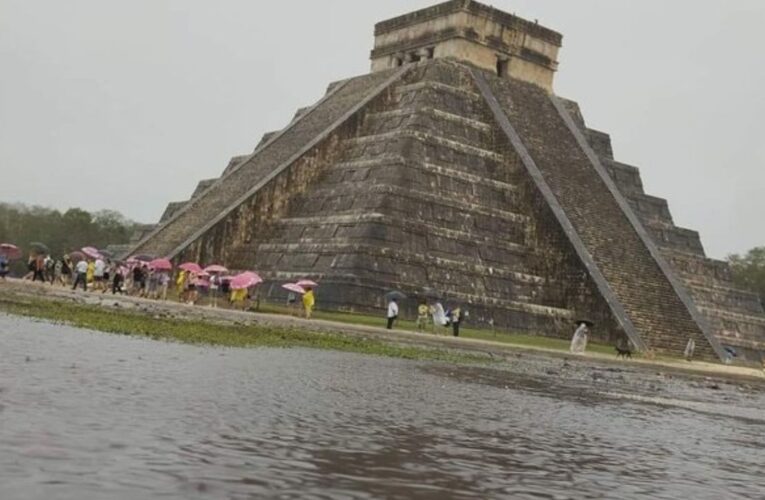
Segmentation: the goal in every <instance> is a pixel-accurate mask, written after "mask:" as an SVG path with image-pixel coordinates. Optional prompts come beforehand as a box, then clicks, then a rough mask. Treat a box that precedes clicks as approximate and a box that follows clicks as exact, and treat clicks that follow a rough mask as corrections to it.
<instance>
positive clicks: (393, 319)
mask: <svg viewBox="0 0 765 500" xmlns="http://www.w3.org/2000/svg"><path fill="white" fill-rule="evenodd" d="M397 318H398V316H393V317H392V318H388V330H393V323H395V321H396V319H397Z"/></svg>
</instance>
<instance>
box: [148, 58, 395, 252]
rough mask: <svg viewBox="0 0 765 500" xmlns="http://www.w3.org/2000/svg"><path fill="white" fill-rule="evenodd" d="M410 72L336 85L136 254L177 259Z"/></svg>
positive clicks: (356, 79) (155, 233) (360, 79)
mask: <svg viewBox="0 0 765 500" xmlns="http://www.w3.org/2000/svg"><path fill="white" fill-rule="evenodd" d="M406 71H407V70H406V69H404V70H395V71H389V72H379V73H374V74H371V75H366V76H362V77H358V78H354V79H351V80H348V81H346V82H345V83H343V84H341V85H338V86H336V87H335V88H334V89H333V91H332V92H330V93H329V94H327V95H326V96H325V97H324V98H322V100H321V101H319V103H317V104H316V105H315V106H314V107H313V108H312V109H311V110H310V111H308V112H306V113H305V114H304V115H302V116H301V118H299V119H298V120H295V121H293V122H292V123H291V124H290V125H289V126H288V127H287V128H285V129H284V130H283V131H281V132H280V133H279V135H277V136H276V137H274V138H273V139H272V140H271V141H270V142H269V143H268V144H266V145H265V146H264V147H262V148H260V149H258V150H257V152H256V153H255V154H253V155H252V156H251V157H250V158H249V159H248V160H245V161H244V162H242V163H241V164H239V165H237V166H236V167H235V168H233V169H232V170H230V171H229V172H228V173H227V174H226V175H225V176H223V177H222V178H221V179H219V180H218V182H216V183H215V184H214V185H213V186H212V187H211V188H210V189H208V190H207V191H205V193H204V194H203V195H201V196H199V197H197V198H195V199H194V200H192V203H189V204H187V205H186V206H185V207H184V208H183V209H182V210H180V211H179V212H178V213H176V214H175V215H174V216H173V217H171V218H170V219H169V220H168V221H166V222H165V223H164V224H162V225H161V226H160V228H158V230H156V231H155V232H153V233H152V234H151V235H150V236H149V237H148V238H146V239H144V240H143V241H142V242H141V243H139V244H138V245H137V246H136V248H135V249H134V253H147V254H154V255H158V256H166V257H175V256H176V255H178V254H179V253H180V252H182V251H183V250H184V249H185V248H187V247H189V246H190V245H191V244H192V243H194V242H195V241H196V240H197V239H198V238H200V237H201V236H202V235H204V234H205V233H206V232H208V231H210V230H211V229H212V228H213V227H214V226H215V225H216V224H218V223H219V222H220V221H222V220H223V219H224V218H225V217H226V216H227V215H229V214H230V213H231V212H232V211H233V210H235V209H236V208H237V207H238V206H240V204H241V203H243V202H244V201H246V200H247V199H249V198H250V197H251V196H253V195H254V193H255V192H257V191H258V190H259V189H261V188H262V186H263V185H265V184H266V183H268V182H269V181H270V180H272V179H273V178H274V176H277V175H278V174H279V173H281V172H282V171H283V170H284V169H286V168H287V167H288V166H289V165H290V164H291V163H292V162H294V161H295V160H296V159H297V158H299V157H300V156H301V155H303V154H305V153H306V152H307V151H308V150H309V149H310V148H311V147H315V146H316V144H318V142H319V141H320V140H322V138H323V137H326V136H327V135H328V134H329V133H331V131H332V130H334V128H335V127H337V126H339V122H338V121H339V120H340V121H343V122H344V121H345V120H347V119H349V118H350V117H351V116H353V114H354V113H356V112H357V111H358V109H360V107H361V106H364V105H365V104H366V103H367V102H368V101H369V100H370V99H371V98H372V97H374V96H376V95H378V94H379V92H382V90H383V88H382V87H383V86H384V87H385V88H387V87H389V86H390V85H392V84H393V82H394V81H396V80H398V79H399V78H401V77H402V76H403V75H404V74H405V72H406Z"/></svg>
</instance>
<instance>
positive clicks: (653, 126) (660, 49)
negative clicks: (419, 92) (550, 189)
mask: <svg viewBox="0 0 765 500" xmlns="http://www.w3.org/2000/svg"><path fill="white" fill-rule="evenodd" d="M433 3H435V2H434V1H431V0H386V1H360V0H322V1H309V0H281V1H278V2H264V1H254V0H220V1H215V2H212V1H202V0H129V1H126V0H122V1H116V0H68V1H61V0H48V1H42V0H0V174H1V175H0V201H6V202H25V203H29V204H39V205H45V206H52V207H56V208H62V209H63V208H68V207H72V206H79V207H82V208H85V209H88V210H97V209H102V208H111V209H116V210H119V211H120V212H122V213H124V214H125V215H127V216H128V217H130V218H133V219H135V220H138V221H142V222H153V221H156V219H157V218H158V217H159V215H160V214H161V212H162V211H163V209H164V207H165V205H166V203H167V202H168V201H172V200H183V199H185V198H187V197H188V196H189V195H190V193H191V191H192V190H193V189H194V187H195V185H196V183H197V181H198V180H200V179H203V178H209V177H215V176H217V175H219V174H220V173H221V171H222V169H223V168H224V167H225V166H226V164H227V163H228V160H229V158H230V157H231V156H235V155H238V154H244V153H248V152H251V151H252V149H253V148H254V146H255V144H256V143H257V142H258V140H259V138H260V136H261V135H262V134H263V133H264V132H266V131H269V130H275V129H279V128H282V127H283V126H284V125H285V124H286V123H287V122H288V121H289V120H290V118H291V117H292V115H293V113H294V111H295V110H296V109H297V108H299V107H302V106H305V105H307V104H310V103H312V102H314V101H316V100H317V99H318V98H319V97H321V95H322V94H323V93H324V90H325V88H326V86H327V84H328V83H329V82H330V81H334V80H338V79H342V78H346V77H350V76H354V75H357V74H362V73H366V72H367V71H368V67H369V63H368V57H369V50H370V49H371V47H372V28H373V25H374V23H375V22H376V21H379V20H382V19H385V18H388V17H392V16H395V15H399V14H403V13H405V12H407V11H410V10H414V9H416V8H421V7H425V6H428V5H431V4H433ZM491 3H493V4H494V5H495V6H496V7H498V8H501V9H503V10H507V11H511V12H515V13H516V14H518V15H520V16H523V17H526V18H528V19H538V20H539V22H540V23H541V24H544V25H545V26H548V27H550V28H553V29H556V30H558V31H560V32H562V33H563V35H564V42H563V44H564V47H563V50H562V52H561V54H560V71H559V73H558V75H557V77H556V78H557V79H556V84H555V89H556V93H557V94H559V95H561V96H564V97H568V98H571V99H574V100H576V101H578V102H579V103H580V104H581V106H582V110H583V112H584V115H585V118H586V120H587V121H588V124H589V125H590V126H591V127H593V128H597V129H601V130H604V131H607V132H609V133H610V134H611V135H612V139H613V143H614V149H615V153H616V156H617V159H618V160H620V161H623V162H625V163H630V164H633V165H637V166H639V167H641V169H642V174H643V180H644V183H645V187H646V190H647V191H648V192H649V193H650V194H653V195H656V196H661V197H665V198H668V199H669V201H670V208H671V209H672V211H673V214H674V216H675V220H676V222H677V223H678V224H679V225H681V226H685V227H690V228H693V229H697V230H700V231H701V234H702V239H703V242H704V244H705V246H706V248H707V251H708V253H709V254H710V255H712V256H715V257H724V256H725V255H726V254H727V253H730V252H742V251H746V250H748V249H749V248H751V247H754V246H758V245H765V229H764V226H763V221H762V217H763V214H765V196H763V194H764V192H765V119H763V118H764V117H765V99H764V98H763V95H764V92H765V60H764V59H765V57H764V56H763V53H764V50H765V29H763V26H765V1H762V0H672V1H667V0H635V1H630V0H576V1H574V0H493V2H491Z"/></svg>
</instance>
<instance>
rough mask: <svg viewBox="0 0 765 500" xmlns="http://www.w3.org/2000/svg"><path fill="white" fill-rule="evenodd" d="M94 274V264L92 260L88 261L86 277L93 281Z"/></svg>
mask: <svg viewBox="0 0 765 500" xmlns="http://www.w3.org/2000/svg"><path fill="white" fill-rule="evenodd" d="M94 274H96V264H95V262H93V261H90V262H88V272H87V274H86V278H87V280H88V281H93V275H94Z"/></svg>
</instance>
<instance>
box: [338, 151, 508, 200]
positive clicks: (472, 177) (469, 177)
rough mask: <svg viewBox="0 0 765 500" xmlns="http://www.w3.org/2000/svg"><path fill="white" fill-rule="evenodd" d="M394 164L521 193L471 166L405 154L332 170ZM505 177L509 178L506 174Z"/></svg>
mask: <svg viewBox="0 0 765 500" xmlns="http://www.w3.org/2000/svg"><path fill="white" fill-rule="evenodd" d="M394 165H406V166H408V167H409V168H412V169H420V170H424V171H426V172H428V173H431V174H434V175H438V176H439V177H446V178H449V179H454V180H455V181H459V182H465V183H470V184H474V185H477V186H485V187H488V188H492V189H495V190H497V191H507V192H511V193H515V194H520V189H519V188H518V186H517V185H515V184H513V183H511V182H507V181H505V180H498V179H493V178H489V177H484V176H481V175H476V174H475V173H473V171H472V170H471V168H470V167H469V166H463V165H449V166H446V165H442V164H436V163H432V162H427V161H423V162H411V161H408V160H407V159H406V158H404V156H403V155H399V154H392V155H386V156H380V157H377V158H371V159H367V160H353V161H344V162H341V163H336V164H335V165H333V166H332V172H334V171H352V172H358V171H362V170H363V171H367V170H369V169H376V168H388V167H391V166H394ZM504 178H507V176H505V177H504ZM363 179H366V176H364V177H359V178H357V177H345V178H344V180H363Z"/></svg>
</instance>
